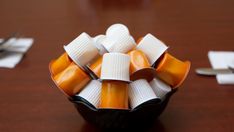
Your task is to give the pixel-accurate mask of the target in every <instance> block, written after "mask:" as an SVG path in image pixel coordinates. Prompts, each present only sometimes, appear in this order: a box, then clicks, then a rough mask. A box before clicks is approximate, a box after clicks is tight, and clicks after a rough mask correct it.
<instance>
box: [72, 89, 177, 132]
mask: <svg viewBox="0 0 234 132" xmlns="http://www.w3.org/2000/svg"><path fill="white" fill-rule="evenodd" d="M175 92H176V90H172V91H171V92H169V93H168V94H167V95H166V96H165V98H164V99H163V100H160V99H152V100H149V101H147V102H145V103H143V104H141V105H139V106H137V107H136V108H134V109H132V110H119V109H97V108H95V107H94V106H93V105H92V104H90V103H89V102H88V101H86V100H85V99H83V98H82V97H79V96H76V97H73V98H72V99H70V101H71V102H72V103H73V104H74V105H75V107H76V109H77V111H78V112H79V113H80V114H81V115H82V117H83V118H84V119H85V120H86V121H87V122H89V123H91V124H93V125H94V126H96V127H98V128H101V129H115V130H116V129H136V128H137V129H144V128H146V127H148V126H150V125H152V124H153V123H154V121H155V120H156V119H157V117H158V116H159V115H160V114H161V113H162V112H163V111H164V109H165V108H166V106H167V104H168V101H169V99H170V98H171V96H172V95H173V94H174V93H175Z"/></svg>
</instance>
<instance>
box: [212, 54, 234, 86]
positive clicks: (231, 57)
mask: <svg viewBox="0 0 234 132" xmlns="http://www.w3.org/2000/svg"><path fill="white" fill-rule="evenodd" d="M208 57H209V60H210V63H211V66H212V67H213V68H228V67H229V66H231V67H234V52H233V51H232V52H231V51H230V52H227V51H209V52H208ZM216 79H217V81H218V83H219V84H234V74H220V75H217V76H216Z"/></svg>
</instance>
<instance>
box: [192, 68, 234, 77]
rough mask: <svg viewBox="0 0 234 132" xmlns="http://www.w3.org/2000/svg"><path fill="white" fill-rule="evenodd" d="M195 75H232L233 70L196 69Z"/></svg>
mask: <svg viewBox="0 0 234 132" xmlns="http://www.w3.org/2000/svg"><path fill="white" fill-rule="evenodd" d="M196 73H197V74H199V75H205V76H215V75H218V74H234V68H232V67H228V68H220V69H213V68H198V69H196Z"/></svg>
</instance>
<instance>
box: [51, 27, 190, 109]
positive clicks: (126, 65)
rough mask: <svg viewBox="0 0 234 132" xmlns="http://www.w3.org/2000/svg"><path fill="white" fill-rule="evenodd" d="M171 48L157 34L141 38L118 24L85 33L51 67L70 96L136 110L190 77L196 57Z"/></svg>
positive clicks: (106, 106) (163, 96)
mask: <svg viewBox="0 0 234 132" xmlns="http://www.w3.org/2000/svg"><path fill="white" fill-rule="evenodd" d="M167 49H168V46H167V45H165V44H164V43H163V42H162V41H160V40H159V39H157V38H156V37H155V36H153V35H152V34H147V35H145V36H144V37H142V38H140V39H139V40H138V42H137V43H136V42H135V40H134V38H133V37H132V36H131V35H130V33H129V30H128V28H127V27H126V26H125V25H123V24H113V25H111V26H110V27H109V28H108V29H107V30H106V34H105V35H97V36H95V37H93V38H92V37H90V36H89V35H88V34H87V33H81V34H80V35H79V36H78V37H77V38H75V39H74V40H73V41H72V42H70V43H69V44H68V45H66V46H64V50H65V53H63V54H62V55H61V56H60V57H59V58H57V59H56V60H53V61H51V62H50V65H49V68H50V72H51V77H52V80H53V81H54V83H55V84H56V85H57V87H58V88H59V89H60V90H61V91H62V92H63V93H64V94H65V95H67V96H68V97H70V98H73V97H76V96H78V97H80V98H82V99H84V100H86V101H88V102H89V103H90V104H92V105H93V106H94V107H95V108H102V109H103V108H108V109H134V108H136V107H137V106H139V105H141V104H143V103H145V102H147V101H150V100H152V99H160V100H163V99H164V98H165V95H166V94H167V93H169V92H171V91H172V90H173V89H176V88H178V87H179V86H180V85H181V84H182V83H183V81H184V80H185V78H186V76H187V74H188V72H189V69H190V62H189V61H180V60H179V59H177V58H175V57H174V56H172V55H171V54H169V53H168V52H167Z"/></svg>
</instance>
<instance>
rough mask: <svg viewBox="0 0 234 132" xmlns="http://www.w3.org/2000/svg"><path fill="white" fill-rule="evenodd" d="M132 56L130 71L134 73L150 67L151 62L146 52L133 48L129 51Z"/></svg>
mask: <svg viewBox="0 0 234 132" xmlns="http://www.w3.org/2000/svg"><path fill="white" fill-rule="evenodd" d="M128 55H129V56H130V73H131V74H132V73H134V72H136V71H138V70H140V69H143V68H149V67H150V63H149V61H148V59H147V57H146V56H145V54H144V53H143V52H142V51H140V50H132V51H130V52H129V53H128Z"/></svg>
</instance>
